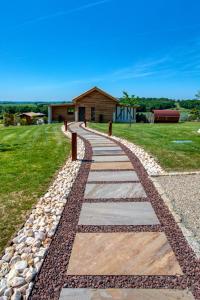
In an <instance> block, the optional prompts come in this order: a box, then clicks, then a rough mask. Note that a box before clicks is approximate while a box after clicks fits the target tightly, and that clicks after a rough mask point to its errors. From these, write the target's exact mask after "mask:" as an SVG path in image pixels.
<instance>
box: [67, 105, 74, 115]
mask: <svg viewBox="0 0 200 300" xmlns="http://www.w3.org/2000/svg"><path fill="white" fill-rule="evenodd" d="M67 114H68V115H73V114H74V107H68V109H67Z"/></svg>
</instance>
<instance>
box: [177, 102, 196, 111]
mask: <svg viewBox="0 0 200 300" xmlns="http://www.w3.org/2000/svg"><path fill="white" fill-rule="evenodd" d="M178 103H179V105H180V106H181V107H183V108H186V109H200V100H182V101H180V100H178Z"/></svg>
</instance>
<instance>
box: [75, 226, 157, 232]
mask: <svg viewBox="0 0 200 300" xmlns="http://www.w3.org/2000/svg"><path fill="white" fill-rule="evenodd" d="M161 231H163V230H162V227H161V226H160V225H159V224H157V225H78V226H77V232H161Z"/></svg>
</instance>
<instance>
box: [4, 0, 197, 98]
mask: <svg viewBox="0 0 200 300" xmlns="http://www.w3.org/2000/svg"><path fill="white" fill-rule="evenodd" d="M199 12H200V0H76V1H73V0H18V1H1V3H0V100H71V98H72V97H74V96H77V95H78V94H80V93H81V92H84V91H85V90H87V89H89V88H91V87H93V86H98V87H100V88H102V89H105V90H106V91H107V92H109V93H111V94H112V95H114V96H117V97H119V96H121V94H122V91H123V90H126V91H128V92H129V93H130V94H135V95H137V96H152V97H153V96H156V97H172V98H194V95H195V93H196V91H197V90H198V89H200V18H199V16H200V14H199Z"/></svg>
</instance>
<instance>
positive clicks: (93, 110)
mask: <svg viewBox="0 0 200 300" xmlns="http://www.w3.org/2000/svg"><path fill="white" fill-rule="evenodd" d="M91 121H95V107H91Z"/></svg>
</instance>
